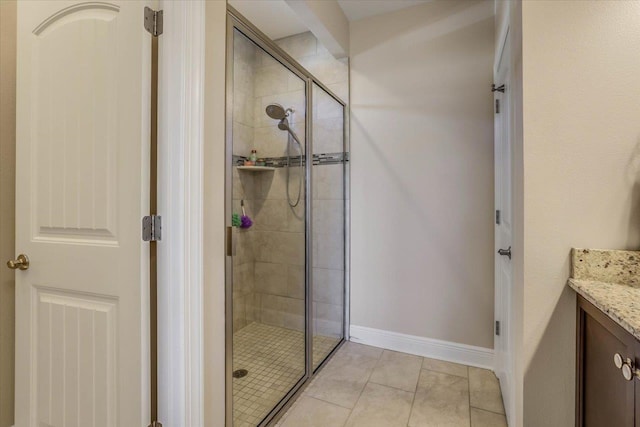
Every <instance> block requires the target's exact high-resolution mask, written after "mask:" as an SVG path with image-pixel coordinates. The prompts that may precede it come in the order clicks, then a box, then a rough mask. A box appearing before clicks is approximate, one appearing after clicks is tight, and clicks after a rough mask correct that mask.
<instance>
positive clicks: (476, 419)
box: [471, 408, 507, 427]
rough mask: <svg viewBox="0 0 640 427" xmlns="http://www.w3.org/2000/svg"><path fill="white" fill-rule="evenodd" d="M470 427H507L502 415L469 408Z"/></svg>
mask: <svg viewBox="0 0 640 427" xmlns="http://www.w3.org/2000/svg"><path fill="white" fill-rule="evenodd" d="M471 427H507V419H506V418H505V416H504V415H502V414H496V413H495V412H489V411H483V410H482V409H477V408H471Z"/></svg>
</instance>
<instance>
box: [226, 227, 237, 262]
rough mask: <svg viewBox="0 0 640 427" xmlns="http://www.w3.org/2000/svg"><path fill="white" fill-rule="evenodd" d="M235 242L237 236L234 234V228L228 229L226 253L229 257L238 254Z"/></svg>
mask: <svg viewBox="0 0 640 427" xmlns="http://www.w3.org/2000/svg"><path fill="white" fill-rule="evenodd" d="M235 240H236V235H235V233H234V232H233V227H227V229H226V237H225V252H226V253H227V256H235V254H236V245H235Z"/></svg>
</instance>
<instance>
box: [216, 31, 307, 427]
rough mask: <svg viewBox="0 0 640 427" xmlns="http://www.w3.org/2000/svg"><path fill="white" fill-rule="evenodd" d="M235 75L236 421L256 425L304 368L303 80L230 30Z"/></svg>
mask: <svg viewBox="0 0 640 427" xmlns="http://www.w3.org/2000/svg"><path fill="white" fill-rule="evenodd" d="M232 76H233V90H232V103H233V111H232V144H231V151H232V152H231V153H229V155H230V157H231V158H230V159H229V160H228V161H229V162H230V168H231V171H230V172H231V173H230V178H231V181H232V185H231V189H230V191H231V194H230V195H228V196H227V197H230V199H231V206H230V208H231V209H230V210H231V212H228V216H229V219H228V221H229V224H228V225H232V226H233V227H232V233H233V240H234V247H235V254H233V256H232V267H231V271H232V273H231V275H232V280H231V282H232V283H231V286H232V291H231V299H232V303H231V311H232V337H233V338H232V349H233V355H232V358H233V362H232V372H233V375H232V377H233V378H232V379H231V381H232V389H233V425H234V426H236V427H238V426H241V427H248V426H252V427H255V426H257V425H259V424H260V423H262V422H263V420H265V418H268V417H269V416H270V413H272V411H273V410H274V408H276V407H277V406H278V404H279V403H280V402H281V401H282V400H283V399H284V398H285V397H286V396H287V394H288V393H290V391H291V390H292V389H293V388H294V387H295V386H296V384H298V383H299V382H300V381H302V380H303V379H304V377H305V372H306V347H305V341H306V337H305V327H306V321H305V319H306V309H305V307H306V305H305V296H306V295H305V288H306V286H305V285H306V283H305V260H306V251H305V242H306V239H305V230H306V229H305V209H306V205H305V197H306V192H305V182H306V180H305V162H304V155H305V118H306V113H305V105H306V92H305V90H306V82H305V80H303V79H301V78H300V77H298V76H297V75H296V74H294V73H293V72H291V71H290V70H289V69H288V68H287V67H285V66H284V65H283V64H281V63H280V62H278V61H276V60H275V59H274V57H272V56H271V55H270V54H269V53H267V52H266V51H265V50H263V49H262V48H260V47H259V46H258V45H257V44H255V43H254V42H253V41H251V40H250V39H249V38H247V37H246V36H245V35H244V34H243V33H242V32H240V31H238V30H237V29H234V30H233V72H232ZM228 286H229V285H228Z"/></svg>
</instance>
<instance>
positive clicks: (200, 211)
mask: <svg viewBox="0 0 640 427" xmlns="http://www.w3.org/2000/svg"><path fill="white" fill-rule="evenodd" d="M160 9H161V10H163V11H164V14H163V20H164V31H163V34H162V35H161V36H160V39H159V42H160V45H159V49H160V53H159V64H158V67H159V80H158V215H161V216H162V217H163V223H164V224H163V225H164V227H163V228H164V230H163V236H162V240H161V241H160V242H158V420H159V421H160V422H161V423H163V424H164V425H188V426H194V427H199V426H204V425H205V405H204V383H205V369H204V363H203V359H204V322H203V316H204V310H203V305H204V304H203V301H204V279H203V277H204V273H203V270H204V258H203V240H204V239H203V233H204V208H203V199H204V179H203V177H204V168H203V159H204V148H205V144H204V127H205V121H204V99H205V95H204V94H205V89H204V87H205V85H204V82H205V9H206V2H205V1H188V2H174V1H167V0H160ZM211 422H215V421H214V420H209V423H211ZM209 423H207V424H209Z"/></svg>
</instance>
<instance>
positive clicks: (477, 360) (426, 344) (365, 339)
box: [349, 325, 494, 370]
mask: <svg viewBox="0 0 640 427" xmlns="http://www.w3.org/2000/svg"><path fill="white" fill-rule="evenodd" d="M349 331H350V335H351V336H350V338H349V340H350V341H353V342H356V343H360V344H366V345H371V346H374V347H380V348H385V349H387V350H394V351H401V352H403V353H409V354H415V355H417V356H424V357H430V358H432V359H440V360H446V361H447V362H454V363H461V364H463V365H469V366H476V367H478V368H485V369H491V370H493V369H494V362H493V350H492V349H490V348H484V347H476V346H472V345H466V344H458V343H454V342H449V341H441V340H436V339H432V338H423V337H418V336H415V335H406V334H401V333H398V332H390V331H383V330H380V329H373V328H367V327H365V326H356V325H351V327H350V328H349Z"/></svg>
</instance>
